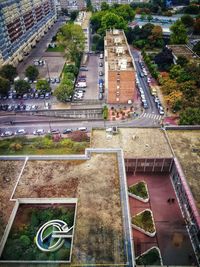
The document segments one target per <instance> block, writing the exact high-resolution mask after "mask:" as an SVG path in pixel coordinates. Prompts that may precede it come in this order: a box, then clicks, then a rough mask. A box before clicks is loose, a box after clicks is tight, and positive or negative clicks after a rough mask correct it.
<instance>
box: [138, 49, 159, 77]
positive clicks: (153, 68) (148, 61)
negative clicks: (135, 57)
mask: <svg viewBox="0 0 200 267" xmlns="http://www.w3.org/2000/svg"><path fill="white" fill-rule="evenodd" d="M142 55H143V58H144V61H145V63H146V64H147V67H148V68H149V71H150V73H151V75H152V76H153V77H154V78H155V79H158V78H159V73H158V70H157V65H156V64H154V63H153V61H152V60H151V58H150V56H149V55H147V54H146V52H145V51H144V50H143V51H142Z"/></svg>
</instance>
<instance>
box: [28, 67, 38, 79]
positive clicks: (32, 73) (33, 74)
mask: <svg viewBox="0 0 200 267" xmlns="http://www.w3.org/2000/svg"><path fill="white" fill-rule="evenodd" d="M25 73H26V77H28V78H29V80H31V81H35V80H36V79H37V77H38V75H39V71H38V69H37V67H36V66H33V65H30V66H28V67H27V68H26V71H25Z"/></svg>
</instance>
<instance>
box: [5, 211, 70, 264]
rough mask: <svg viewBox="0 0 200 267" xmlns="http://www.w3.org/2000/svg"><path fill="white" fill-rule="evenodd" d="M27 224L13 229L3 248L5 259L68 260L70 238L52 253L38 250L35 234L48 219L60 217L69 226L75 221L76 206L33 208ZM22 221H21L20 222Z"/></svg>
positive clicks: (28, 215) (29, 213)
mask: <svg viewBox="0 0 200 267" xmlns="http://www.w3.org/2000/svg"><path fill="white" fill-rule="evenodd" d="M26 216H27V221H28V222H27V224H26V225H24V224H22V223H21V225H19V226H18V227H15V228H13V229H12V230H11V232H10V234H9V237H8V239H7V242H6V245H5V247H4V250H3V254H2V259H3V260H67V259H68V258H69V254H70V240H67V244H64V245H63V246H62V248H61V249H59V250H58V251H56V252H52V253H45V252H41V251H40V250H38V248H37V246H36V244H35V241H34V239H35V235H36V233H37V231H38V229H39V227H40V226H41V225H42V224H44V223H46V222H47V221H48V220H53V219H60V220H63V221H65V222H66V223H67V224H68V226H69V227H71V226H73V222H74V207H63V206H61V207H58V206H56V207H55V208H54V207H53V208H49V207H47V208H41V209H38V208H32V209H30V211H29V212H28V213H27V214H26ZM33 218H34V219H33ZM19 223H20V222H19Z"/></svg>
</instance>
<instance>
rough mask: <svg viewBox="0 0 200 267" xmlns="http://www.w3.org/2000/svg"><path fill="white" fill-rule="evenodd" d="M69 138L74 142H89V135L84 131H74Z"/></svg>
mask: <svg viewBox="0 0 200 267" xmlns="http://www.w3.org/2000/svg"><path fill="white" fill-rule="evenodd" d="M69 138H70V139H71V140H72V141H74V142H87V141H88V140H89V137H88V135H87V133H85V132H82V131H74V132H73V133H71V134H69Z"/></svg>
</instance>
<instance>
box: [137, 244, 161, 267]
mask: <svg viewBox="0 0 200 267" xmlns="http://www.w3.org/2000/svg"><path fill="white" fill-rule="evenodd" d="M136 264H137V265H157V266H158V265H162V258H161V254H160V249H159V248H158V247H152V248H150V249H149V250H147V251H146V252H144V253H143V254H141V255H140V256H139V257H137V258H136Z"/></svg>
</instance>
